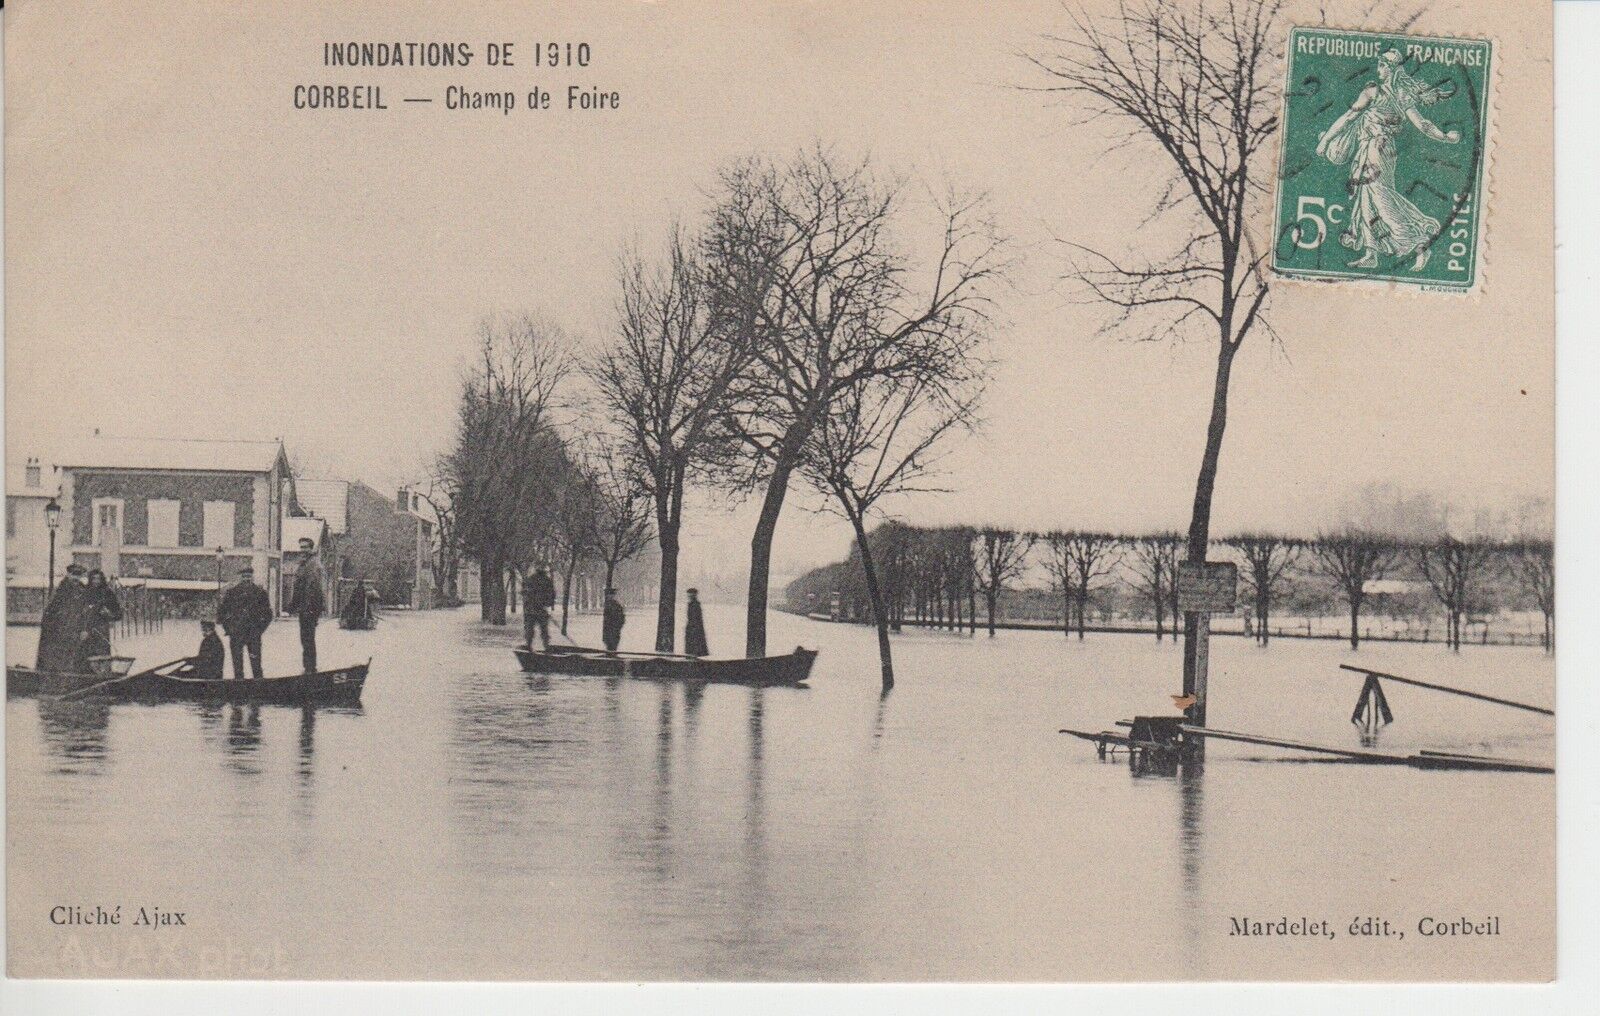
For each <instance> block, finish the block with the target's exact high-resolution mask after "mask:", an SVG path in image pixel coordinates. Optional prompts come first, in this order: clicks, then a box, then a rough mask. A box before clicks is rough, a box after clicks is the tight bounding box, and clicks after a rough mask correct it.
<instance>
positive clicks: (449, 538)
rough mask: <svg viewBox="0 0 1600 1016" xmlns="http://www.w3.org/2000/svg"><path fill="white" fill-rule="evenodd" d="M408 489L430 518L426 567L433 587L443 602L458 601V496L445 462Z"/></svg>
mask: <svg viewBox="0 0 1600 1016" xmlns="http://www.w3.org/2000/svg"><path fill="white" fill-rule="evenodd" d="M411 489H412V490H414V491H416V493H417V496H418V497H420V498H422V500H423V503H425V504H426V505H427V506H428V510H429V511H430V512H431V513H432V515H433V548H432V549H433V554H432V556H431V557H430V559H429V562H428V564H429V567H430V569H431V570H432V571H433V585H434V588H435V589H438V590H439V591H440V592H442V593H443V594H444V598H445V600H446V601H448V602H454V601H458V600H460V599H461V595H460V590H459V589H458V588H457V587H456V583H457V579H458V576H459V574H460V571H461V539H460V533H459V531H458V527H457V513H456V502H457V494H456V491H455V487H454V484H453V483H452V482H451V480H450V476H449V470H448V467H447V463H445V462H444V461H443V460H441V461H440V463H438V464H437V466H436V467H435V468H434V469H433V470H432V471H431V472H430V473H429V475H428V476H427V478H426V479H424V480H423V481H422V482H420V483H417V484H414V485H413V486H412V488H411Z"/></svg>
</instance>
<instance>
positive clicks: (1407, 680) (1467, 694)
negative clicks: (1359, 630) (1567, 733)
mask: <svg viewBox="0 0 1600 1016" xmlns="http://www.w3.org/2000/svg"><path fill="white" fill-rule="evenodd" d="M1339 669H1341V670H1349V671H1353V672H1354V673H1357V674H1370V675H1371V676H1373V677H1381V678H1383V679H1384V680H1385V681H1398V682H1399V683H1400V684H1409V685H1415V686H1416V687H1418V688H1429V689H1432V690H1433V691H1442V692H1447V693H1449V694H1451V695H1460V696H1461V697H1463V698H1469V699H1477V700H1478V701H1479V702H1492V703H1493V704H1495V705H1497V706H1509V707H1511V708H1512V709H1525V710H1527V711H1528V712H1530V713H1538V714H1540V715H1541V716H1554V715H1555V714H1556V711H1555V710H1554V709H1546V708H1544V707H1543V706H1531V705H1528V704H1527V703H1526V702H1513V701H1511V700H1510V699H1503V698H1496V697H1495V696H1493V695H1484V694H1481V693H1479V692H1475V691H1467V690H1466V689H1465V688H1452V687H1450V686H1449V685H1447V684H1432V683H1430V682H1428V681H1419V680H1417V679H1416V678H1414V677H1401V676H1400V675H1398V674H1386V673H1384V672H1383V671H1381V670H1368V669H1367V668H1366V667H1357V666H1353V665H1351V664H1348V663H1341V664H1339Z"/></svg>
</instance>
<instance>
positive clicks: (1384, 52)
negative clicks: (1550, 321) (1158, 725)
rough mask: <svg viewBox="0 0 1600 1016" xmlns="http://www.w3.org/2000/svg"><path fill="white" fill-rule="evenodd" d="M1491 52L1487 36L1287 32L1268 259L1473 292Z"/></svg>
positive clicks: (1322, 275) (1283, 268) (1287, 269)
mask: <svg viewBox="0 0 1600 1016" xmlns="http://www.w3.org/2000/svg"><path fill="white" fill-rule="evenodd" d="M1490 55H1491V54H1490V44H1489V42H1488V41H1487V40H1484V39H1435V38H1425V37H1421V36H1412V35H1384V34H1376V33H1371V32H1342V31H1334V30H1331V29H1321V28H1296V29H1294V30H1293V31H1291V32H1290V33H1289V52H1288V80H1287V82H1286V83H1285V88H1284V105H1283V148H1282V154H1281V155H1280V161H1279V171H1278V197H1277V204H1276V220H1275V222H1274V236H1273V238H1274V243H1273V249H1272V268H1273V270H1274V271H1276V272H1277V273H1278V274H1280V275H1285V276H1291V277H1298V278H1310V279H1362V280H1376V281H1384V282H1391V283H1400V284H1406V285H1413V286H1417V287H1420V288H1424V289H1433V290H1459V291H1467V290H1470V289H1472V287H1473V286H1474V285H1475V284H1476V283H1477V279H1478V271H1479V266H1478V261H1479V257H1480V249H1479V245H1480V242H1481V238H1482V234H1483V225H1482V224H1483V213H1484V207H1483V201H1484V153H1485V132H1486V129H1487V127H1488V122H1489V120H1488V105H1489V94H1488V89H1489V75H1490V67H1489V60H1490Z"/></svg>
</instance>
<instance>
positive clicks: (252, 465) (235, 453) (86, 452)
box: [61, 437, 283, 473]
mask: <svg viewBox="0 0 1600 1016" xmlns="http://www.w3.org/2000/svg"><path fill="white" fill-rule="evenodd" d="M282 454H283V444H282V443H281V442H278V441H194V440H188V439H181V438H122V437H93V438H90V439H88V440H86V441H82V442H79V443H78V444H77V445H76V446H75V447H73V448H71V449H69V450H68V452H67V453H66V454H65V455H63V456H62V458H61V468H63V469H72V468H76V469H162V470H182V471H190V472H207V473H217V472H220V473H267V472H271V471H272V467H273V466H275V465H276V464H277V462H278V457H279V456H281V455H282Z"/></svg>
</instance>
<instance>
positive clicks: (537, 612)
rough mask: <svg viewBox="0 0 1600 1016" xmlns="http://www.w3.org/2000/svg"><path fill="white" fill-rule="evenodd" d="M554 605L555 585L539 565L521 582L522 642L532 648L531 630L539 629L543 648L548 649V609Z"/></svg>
mask: <svg viewBox="0 0 1600 1016" xmlns="http://www.w3.org/2000/svg"><path fill="white" fill-rule="evenodd" d="M555 605H556V584H555V583H554V582H552V581H550V572H549V571H548V570H547V569H546V568H545V566H544V565H540V566H539V567H538V568H537V569H536V570H535V571H534V573H533V574H532V575H529V576H528V577H527V578H525V579H523V580H522V642H523V645H525V646H527V647H528V648H529V649H532V648H533V630H534V629H535V628H537V629H539V639H540V641H541V642H542V643H543V645H544V648H546V649H549V648H550V608H551V607H554V606H555Z"/></svg>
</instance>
